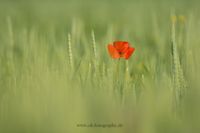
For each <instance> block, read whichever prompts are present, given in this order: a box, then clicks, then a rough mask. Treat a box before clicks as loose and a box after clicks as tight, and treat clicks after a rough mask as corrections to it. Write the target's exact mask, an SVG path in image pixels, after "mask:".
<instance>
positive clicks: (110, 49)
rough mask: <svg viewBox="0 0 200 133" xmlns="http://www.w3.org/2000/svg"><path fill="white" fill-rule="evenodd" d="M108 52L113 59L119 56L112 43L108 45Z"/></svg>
mask: <svg viewBox="0 0 200 133" xmlns="http://www.w3.org/2000/svg"><path fill="white" fill-rule="evenodd" d="M108 52H109V54H110V56H111V57H112V58H114V59H117V58H120V55H119V53H118V51H117V50H116V48H115V47H114V46H113V45H108Z"/></svg>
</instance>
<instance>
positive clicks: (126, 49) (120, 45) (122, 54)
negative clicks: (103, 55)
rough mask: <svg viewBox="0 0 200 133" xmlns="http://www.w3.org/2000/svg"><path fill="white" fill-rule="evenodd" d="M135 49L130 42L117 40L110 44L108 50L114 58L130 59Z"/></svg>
mask: <svg viewBox="0 0 200 133" xmlns="http://www.w3.org/2000/svg"><path fill="white" fill-rule="evenodd" d="M134 51H135V48H133V47H131V46H130V44H129V43H128V42H125V41H115V42H113V44H109V45H108V52H109V54H110V56H111V57H112V58H114V59H118V58H125V59H129V57H130V56H131V55H132V53H133V52H134Z"/></svg>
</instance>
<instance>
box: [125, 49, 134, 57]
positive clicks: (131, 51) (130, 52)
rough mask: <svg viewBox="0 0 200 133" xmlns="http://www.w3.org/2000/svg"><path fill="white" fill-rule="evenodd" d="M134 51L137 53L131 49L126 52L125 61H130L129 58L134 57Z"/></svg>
mask: <svg viewBox="0 0 200 133" xmlns="http://www.w3.org/2000/svg"><path fill="white" fill-rule="evenodd" d="M134 51H135V48H131V47H129V48H128V50H127V51H126V53H124V58H125V59H128V58H129V57H130V56H131V55H132V53H133V52H134Z"/></svg>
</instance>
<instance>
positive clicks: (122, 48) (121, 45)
mask: <svg viewBox="0 0 200 133" xmlns="http://www.w3.org/2000/svg"><path fill="white" fill-rule="evenodd" d="M113 44H114V47H115V48H116V49H117V51H118V52H120V53H124V52H126V50H127V49H128V48H129V43H128V42H125V41H115V42H114V43H113Z"/></svg>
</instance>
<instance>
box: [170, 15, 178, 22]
mask: <svg viewBox="0 0 200 133" xmlns="http://www.w3.org/2000/svg"><path fill="white" fill-rule="evenodd" d="M171 21H172V23H173V24H175V23H176V22H177V17H176V15H172V16H171Z"/></svg>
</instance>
